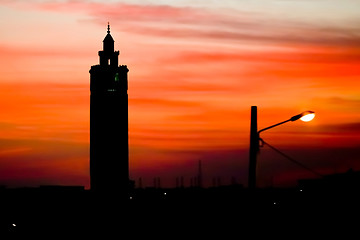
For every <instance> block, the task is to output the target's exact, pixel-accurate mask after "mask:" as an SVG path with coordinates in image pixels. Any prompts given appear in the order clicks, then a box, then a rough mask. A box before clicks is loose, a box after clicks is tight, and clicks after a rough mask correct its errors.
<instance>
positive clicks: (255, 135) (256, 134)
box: [248, 106, 315, 189]
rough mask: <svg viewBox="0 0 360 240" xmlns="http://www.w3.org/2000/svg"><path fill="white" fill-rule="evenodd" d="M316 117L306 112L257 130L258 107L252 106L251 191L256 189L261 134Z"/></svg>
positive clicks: (249, 178) (310, 112) (249, 182)
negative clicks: (274, 128) (283, 125)
mask: <svg viewBox="0 0 360 240" xmlns="http://www.w3.org/2000/svg"><path fill="white" fill-rule="evenodd" d="M314 117H315V113H314V112H313V111H306V112H303V113H300V114H298V115H295V116H292V117H291V118H289V119H288V120H285V121H283V122H280V123H277V124H274V125H271V126H269V127H266V128H263V129H261V130H259V131H258V130H257V106H251V123H250V149H249V176H248V187H249V188H250V189H254V188H256V160H257V154H258V152H259V141H260V133H261V132H263V131H265V130H268V129H270V128H273V127H276V126H279V125H281V124H284V123H287V122H294V121H296V120H299V119H300V120H302V121H304V122H308V121H311V120H312V119H313V118H314Z"/></svg>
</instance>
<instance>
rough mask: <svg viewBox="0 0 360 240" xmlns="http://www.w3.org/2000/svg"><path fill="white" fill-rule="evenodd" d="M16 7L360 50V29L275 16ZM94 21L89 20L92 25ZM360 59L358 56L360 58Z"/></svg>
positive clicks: (140, 27) (224, 37) (190, 32)
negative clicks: (350, 47)
mask: <svg viewBox="0 0 360 240" xmlns="http://www.w3.org/2000/svg"><path fill="white" fill-rule="evenodd" d="M6 4H10V5H12V6H13V7H23V8H26V9H33V10H40V11H50V12H57V13H64V14H68V13H84V14H87V15H88V16H89V17H90V18H91V20H90V21H93V22H94V23H96V24H99V25H101V26H104V25H105V24H106V22H107V21H110V22H111V25H112V28H115V29H118V30H121V31H123V30H124V29H125V30H126V31H128V32H132V33H137V34H141V35H147V36H156V37H161V38H193V39H199V40H201V39H211V40H212V41H214V40H217V41H231V42H232V43H233V41H237V42H247V43H249V42H251V43H253V44H256V43H268V44H300V45H301V44H305V45H317V46H352V47H359V42H360V41H359V40H360V34H359V33H360V28H359V27H358V26H355V25H352V26H347V25H343V26H341V25H337V26H334V25H330V24H329V23H321V22H312V23H309V22H305V21H302V20H300V19H296V20H294V19H290V18H287V17H286V16H277V17H274V16H273V15H270V14H269V12H266V11H265V10H262V11H261V12H259V11H257V12H249V11H245V10H234V9H231V10H229V9H221V10H216V9H211V8H197V7H175V6H169V5H155V4H128V3H100V2H90V1H66V2H31V3H30V2H27V3H25V2H19V1H15V2H13V1H7V2H6ZM87 21H88V20H87ZM357 57H358V55H357Z"/></svg>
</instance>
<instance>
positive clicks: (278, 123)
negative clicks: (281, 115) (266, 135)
mask: <svg viewBox="0 0 360 240" xmlns="http://www.w3.org/2000/svg"><path fill="white" fill-rule="evenodd" d="M290 121H293V120H292V118H290V119H288V120H286V121H283V122H280V123H277V124H274V125H272V126H270V127H266V128H263V129H261V130H259V131H258V135H260V133H261V132H263V131H265V130H268V129H270V128H273V127H276V126H279V125H281V124H284V123H287V122H290Z"/></svg>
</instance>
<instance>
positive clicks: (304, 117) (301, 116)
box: [290, 111, 315, 122]
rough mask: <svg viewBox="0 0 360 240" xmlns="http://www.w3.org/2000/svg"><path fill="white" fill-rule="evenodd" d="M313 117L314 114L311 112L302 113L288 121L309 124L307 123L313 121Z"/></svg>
mask: <svg viewBox="0 0 360 240" xmlns="http://www.w3.org/2000/svg"><path fill="white" fill-rule="evenodd" d="M314 117H315V113H314V112H313V111H305V112H302V113H300V114H298V115H295V116H293V117H291V118H290V121H296V120H299V119H300V120H301V121H304V122H309V121H311V120H313V118H314Z"/></svg>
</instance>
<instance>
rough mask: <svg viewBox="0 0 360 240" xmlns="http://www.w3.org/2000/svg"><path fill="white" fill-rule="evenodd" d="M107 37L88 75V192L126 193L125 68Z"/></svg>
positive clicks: (126, 104)
mask: <svg viewBox="0 0 360 240" xmlns="http://www.w3.org/2000/svg"><path fill="white" fill-rule="evenodd" d="M118 56H119V51H114V39H113V38H112V36H111V35H110V25H109V23H108V28H107V34H106V36H105V38H104V40H103V50H102V51H99V64H97V65H93V66H91V69H90V71H89V73H90V190H91V191H93V192H97V193H106V192H107V193H116V194H121V193H127V192H128V188H129V131H128V77H127V73H128V71H129V70H128V68H127V66H126V65H118Z"/></svg>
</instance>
